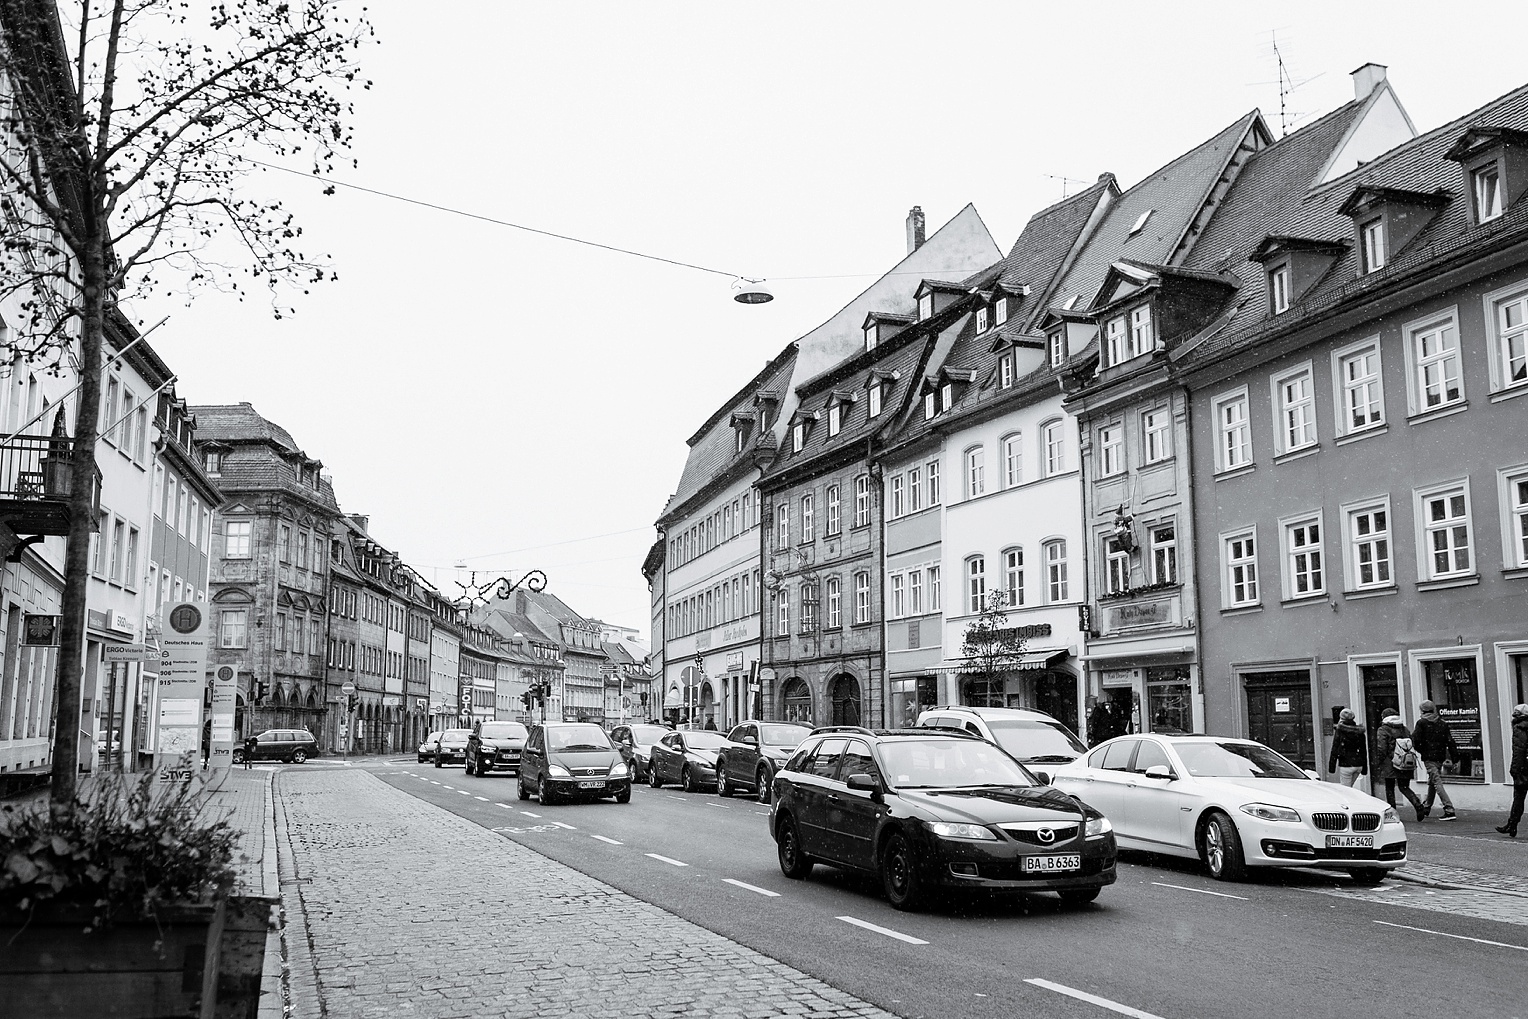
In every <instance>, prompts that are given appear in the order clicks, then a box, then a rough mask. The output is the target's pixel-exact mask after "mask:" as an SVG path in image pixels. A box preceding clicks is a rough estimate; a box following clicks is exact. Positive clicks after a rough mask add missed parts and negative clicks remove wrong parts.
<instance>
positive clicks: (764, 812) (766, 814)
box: [754, 810, 769, 817]
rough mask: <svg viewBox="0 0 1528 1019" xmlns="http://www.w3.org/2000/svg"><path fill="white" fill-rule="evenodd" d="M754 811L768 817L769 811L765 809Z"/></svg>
mask: <svg viewBox="0 0 1528 1019" xmlns="http://www.w3.org/2000/svg"><path fill="white" fill-rule="evenodd" d="M754 813H755V814H758V815H759V816H760V817H768V816H769V811H767V810H755V811H754Z"/></svg>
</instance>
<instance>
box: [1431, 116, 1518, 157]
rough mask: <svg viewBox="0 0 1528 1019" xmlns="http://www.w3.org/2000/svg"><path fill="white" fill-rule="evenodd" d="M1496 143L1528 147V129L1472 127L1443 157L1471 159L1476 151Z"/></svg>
mask: <svg viewBox="0 0 1528 1019" xmlns="http://www.w3.org/2000/svg"><path fill="white" fill-rule="evenodd" d="M1494 145H1513V146H1517V147H1519V148H1528V131H1520V130H1517V129H1515V128H1510V127H1490V126H1485V125H1481V126H1479V127H1472V128H1470V129H1469V130H1468V131H1466V132H1464V134H1463V135H1461V136H1460V138H1459V140H1458V141H1456V142H1455V143H1454V145H1453V147H1452V148H1450V149H1449V150H1448V151H1447V152H1445V153H1443V158H1444V159H1448V160H1452V161H1453V162H1459V161H1461V160H1465V159H1469V158H1470V156H1472V155H1474V154H1475V153H1476V152H1479V151H1481V150H1482V149H1487V148H1490V147H1492V146H1494Z"/></svg>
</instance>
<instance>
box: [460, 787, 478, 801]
mask: <svg viewBox="0 0 1528 1019" xmlns="http://www.w3.org/2000/svg"><path fill="white" fill-rule="evenodd" d="M457 792H459V793H461V794H462V795H463V796H471V795H472V794H471V793H469V792H468V791H467V790H465V789H458V790H457ZM479 798H480V799H481V797H479Z"/></svg>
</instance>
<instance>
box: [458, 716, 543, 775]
mask: <svg viewBox="0 0 1528 1019" xmlns="http://www.w3.org/2000/svg"><path fill="white" fill-rule="evenodd" d="M528 735H530V731H529V730H528V729H526V728H525V726H523V725H521V724H520V723H519V722H479V723H478V724H477V725H475V726H473V728H472V735H470V736H468V737H467V754H466V757H465V758H464V761H465V763H466V767H467V774H469V775H486V774H488V773H489V772H490V771H493V770H494V769H495V768H498V769H499V770H500V771H519V770H520V751H521V750H522V748H524V746H525V738H526V737H527V736H528Z"/></svg>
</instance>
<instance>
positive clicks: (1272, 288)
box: [1268, 262, 1289, 315]
mask: <svg viewBox="0 0 1528 1019" xmlns="http://www.w3.org/2000/svg"><path fill="white" fill-rule="evenodd" d="M1268 308H1269V310H1270V311H1272V312H1273V313H1274V314H1275V315H1282V314H1284V312H1286V311H1288V310H1289V263H1287V262H1286V263H1284V264H1283V265H1280V266H1275V267H1274V268H1273V269H1272V270H1271V271H1269V273H1268Z"/></svg>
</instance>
